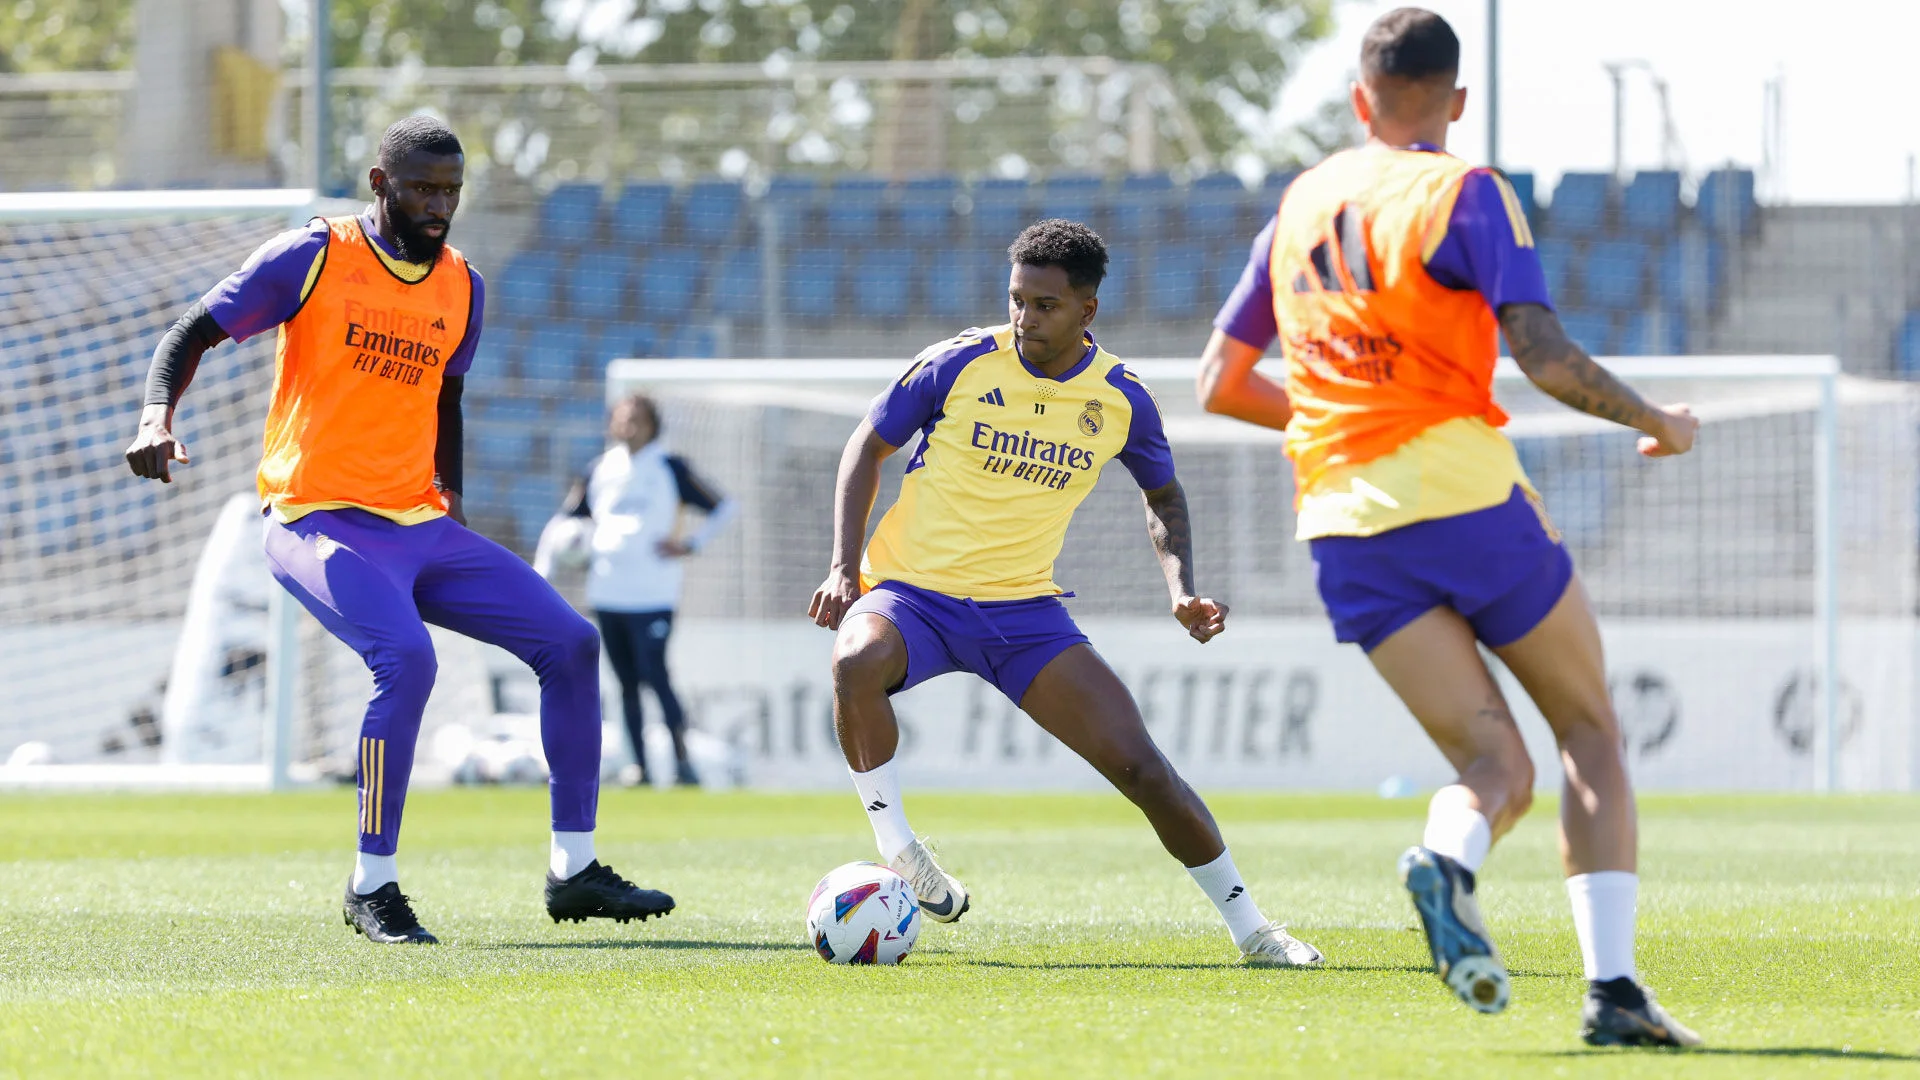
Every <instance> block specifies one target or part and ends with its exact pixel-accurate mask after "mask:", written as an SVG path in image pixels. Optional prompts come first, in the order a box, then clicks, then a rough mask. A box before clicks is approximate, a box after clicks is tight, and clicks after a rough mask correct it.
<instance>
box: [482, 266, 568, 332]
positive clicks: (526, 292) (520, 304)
mask: <svg viewBox="0 0 1920 1080" xmlns="http://www.w3.org/2000/svg"><path fill="white" fill-rule="evenodd" d="M559 278H560V256H559V255H557V254H555V253H554V252H551V251H522V252H520V253H519V254H517V255H515V256H514V257H513V258H511V259H509V260H507V267H506V269H505V270H503V271H501V273H500V281H499V283H498V284H497V285H495V286H494V288H495V289H496V290H497V292H498V294H499V297H500V310H501V311H503V312H505V313H506V314H508V315H511V316H513V317H515V318H519V319H544V318H547V317H549V316H550V315H552V314H553V310H554V308H556V307H557V306H558V305H557V304H556V303H555V291H556V290H555V284H556V283H557V282H558V281H559Z"/></svg>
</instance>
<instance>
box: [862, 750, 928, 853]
mask: <svg viewBox="0 0 1920 1080" xmlns="http://www.w3.org/2000/svg"><path fill="white" fill-rule="evenodd" d="M847 775H848V776H851V777H853V790H854V792H855V793H856V794H858V795H859V796H860V805H861V806H864V807H866V810H867V821H868V822H869V823H870V824H872V825H873V841H874V843H875V844H877V845H878V846H879V848H880V861H881V862H892V861H893V857H894V856H895V855H898V854H900V853H901V852H903V851H905V850H907V848H908V847H909V846H910V845H911V844H912V843H913V830H912V829H910V828H908V827H907V811H906V809H905V808H903V807H902V806H901V805H900V778H899V777H898V776H896V775H894V771H893V762H892V761H891V760H889V761H887V762H886V763H884V764H881V765H875V766H874V767H873V768H871V769H869V770H867V771H866V772H854V771H853V770H852V769H851V768H849V769H848V770H847Z"/></svg>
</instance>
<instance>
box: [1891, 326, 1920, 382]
mask: <svg viewBox="0 0 1920 1080" xmlns="http://www.w3.org/2000/svg"><path fill="white" fill-rule="evenodd" d="M1893 364H1894V369H1895V370H1896V371H1898V372H1899V373H1900V377H1901V378H1903V379H1920V311H1909V312H1907V318H1906V321H1904V322H1902V323H1901V324H1900V331H1899V333H1898V334H1897V335H1896V336H1895V338H1894V343H1893Z"/></svg>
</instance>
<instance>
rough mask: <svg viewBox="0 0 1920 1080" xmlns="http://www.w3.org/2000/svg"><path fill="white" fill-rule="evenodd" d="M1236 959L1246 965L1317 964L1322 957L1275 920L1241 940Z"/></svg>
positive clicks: (1309, 965)
mask: <svg viewBox="0 0 1920 1080" xmlns="http://www.w3.org/2000/svg"><path fill="white" fill-rule="evenodd" d="M1240 958H1241V959H1242V960H1245V961H1246V962H1247V965H1248V966H1249V967H1319V966H1320V964H1321V963H1322V961H1324V960H1325V959H1326V958H1325V957H1323V956H1321V955H1320V950H1319V949H1316V948H1314V947H1313V946H1311V945H1309V944H1307V943H1306V942H1304V941H1301V940H1300V939H1299V938H1297V937H1294V936H1293V935H1292V934H1289V933H1287V928H1286V927H1284V926H1281V925H1280V923H1279V922H1278V921H1277V920H1275V921H1270V922H1268V923H1267V924H1266V925H1265V926H1262V927H1261V928H1260V929H1258V930H1255V931H1254V932H1253V933H1251V934H1248V935H1247V936H1246V937H1245V938H1244V939H1242V940H1241V942H1240Z"/></svg>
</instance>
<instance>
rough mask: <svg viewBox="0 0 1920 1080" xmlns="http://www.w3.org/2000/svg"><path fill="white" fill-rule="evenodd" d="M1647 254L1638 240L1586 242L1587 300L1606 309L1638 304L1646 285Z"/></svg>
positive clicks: (1592, 304) (1620, 309) (1615, 309)
mask: <svg viewBox="0 0 1920 1080" xmlns="http://www.w3.org/2000/svg"><path fill="white" fill-rule="evenodd" d="M1648 255H1649V251H1648V248H1647V245H1646V244H1644V243H1642V242H1640V241H1638V240H1596V241H1594V242H1593V243H1592V244H1591V245H1589V246H1588V248H1587V263H1586V267H1585V278H1586V298H1587V304H1588V305H1589V306H1591V307H1596V308H1604V309H1606V310H1608V311H1622V310H1625V309H1627V308H1632V307H1638V306H1639V304H1640V297H1641V294H1642V293H1643V292H1644V290H1645V287H1646V281H1647V259H1648Z"/></svg>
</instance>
